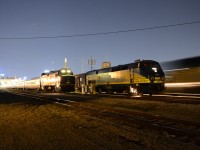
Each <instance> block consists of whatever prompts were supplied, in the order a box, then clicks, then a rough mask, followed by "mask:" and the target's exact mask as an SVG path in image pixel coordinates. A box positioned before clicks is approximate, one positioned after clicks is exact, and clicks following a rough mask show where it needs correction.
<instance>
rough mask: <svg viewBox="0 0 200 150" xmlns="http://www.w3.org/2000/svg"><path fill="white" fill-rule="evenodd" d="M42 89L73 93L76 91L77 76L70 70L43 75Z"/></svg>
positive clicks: (41, 79) (41, 80)
mask: <svg viewBox="0 0 200 150" xmlns="http://www.w3.org/2000/svg"><path fill="white" fill-rule="evenodd" d="M40 89H41V90H45V91H62V92H73V91H74V89H75V76H74V75H73V72H72V71H71V70H70V69H66V68H62V69H60V70H56V71H51V72H49V73H42V75H41V78H40Z"/></svg>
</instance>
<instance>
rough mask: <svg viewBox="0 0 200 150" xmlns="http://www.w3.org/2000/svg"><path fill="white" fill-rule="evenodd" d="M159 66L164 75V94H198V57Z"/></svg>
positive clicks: (199, 67) (199, 85)
mask: <svg viewBox="0 0 200 150" xmlns="http://www.w3.org/2000/svg"><path fill="white" fill-rule="evenodd" d="M160 64H161V66H162V68H163V70H164V72H165V75H166V76H165V77H166V83H165V87H166V90H165V92H168V93H195V94H200V56H196V57H189V58H183V59H178V60H172V61H166V62H161V63H160Z"/></svg>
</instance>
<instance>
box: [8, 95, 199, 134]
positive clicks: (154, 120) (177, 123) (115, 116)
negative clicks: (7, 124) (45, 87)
mask: <svg viewBox="0 0 200 150" xmlns="http://www.w3.org/2000/svg"><path fill="white" fill-rule="evenodd" d="M12 93H13V94H17V95H21V96H26V97H30V98H34V99H37V100H41V101H46V102H52V103H55V104H59V105H61V106H67V107H72V108H76V109H81V110H84V111H87V112H88V113H89V114H90V115H91V116H93V117H95V118H101V119H103V120H107V121H108V122H112V123H113V122H114V123H115V124H118V125H119V126H121V125H123V124H128V125H130V126H131V125H133V124H135V125H138V126H139V128H143V129H149V130H156V131H159V132H160V133H167V134H168V135H171V136H183V137H189V138H199V137H200V124H198V123H195V122H189V121H184V120H179V119H172V118H167V117H161V116H155V115H150V114H147V113H141V112H133V111H128V110H123V109H116V108H108V107H103V106H97V105H93V104H89V103H83V102H77V101H73V100H69V99H65V98H56V97H52V98H51V97H46V96H44V95H36V94H34V93H25V92H12Z"/></svg>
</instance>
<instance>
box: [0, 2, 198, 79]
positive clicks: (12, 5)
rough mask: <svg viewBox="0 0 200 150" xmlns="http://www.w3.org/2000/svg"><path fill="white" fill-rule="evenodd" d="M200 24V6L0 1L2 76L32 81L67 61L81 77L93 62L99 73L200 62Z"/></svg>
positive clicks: (165, 3) (161, 3)
mask: <svg viewBox="0 0 200 150" xmlns="http://www.w3.org/2000/svg"><path fill="white" fill-rule="evenodd" d="M199 21H200V1H199V0H0V73H1V74H5V76H6V77H12V76H18V77H24V76H26V77H27V78H28V79H30V78H33V77H38V76H40V74H41V73H42V72H43V71H44V70H45V69H49V70H56V69H60V68H62V67H63V66H64V59H65V58H67V60H68V64H67V66H68V67H69V68H71V69H72V70H73V72H74V73H75V74H77V73H81V72H82V71H84V72H86V71H89V70H90V66H89V65H88V59H90V58H91V57H92V58H93V59H95V60H96V65H95V66H94V69H98V68H100V67H101V63H102V62H103V61H110V62H111V63H112V66H115V65H120V64H126V63H131V62H133V61H134V60H136V59H153V60H156V61H159V62H163V61H168V60H174V59H180V58H185V57H192V56H199V55H200V22H199ZM190 22H196V23H192V24H185V25H179V24H182V23H183V24H184V23H190ZM168 25H176V26H168ZM163 26H166V27H163ZM154 27H162V28H154ZM138 29H142V30H138ZM119 31H127V32H119ZM113 32H115V33H113ZM100 33H107V34H100Z"/></svg>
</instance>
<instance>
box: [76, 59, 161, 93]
mask: <svg viewBox="0 0 200 150" xmlns="http://www.w3.org/2000/svg"><path fill="white" fill-rule="evenodd" d="M164 81H165V75H164V72H163V70H162V68H161V67H160V64H159V63H158V62H156V61H153V60H142V61H140V60H137V61H135V62H134V63H129V64H125V65H119V66H114V67H109V68H104V69H99V70H92V71H89V72H87V73H84V74H80V75H76V88H77V89H78V91H81V92H82V93H85V92H89V93H96V92H98V93H102V92H106V93H129V94H139V95H142V94H150V95H152V94H153V93H160V92H162V91H163V90H164Z"/></svg>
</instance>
